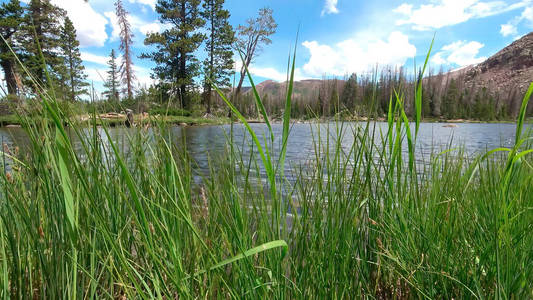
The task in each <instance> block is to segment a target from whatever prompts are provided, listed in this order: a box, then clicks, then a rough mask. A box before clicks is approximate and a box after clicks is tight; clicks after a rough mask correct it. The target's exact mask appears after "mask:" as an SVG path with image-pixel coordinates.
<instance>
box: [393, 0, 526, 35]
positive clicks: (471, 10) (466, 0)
mask: <svg viewBox="0 0 533 300" xmlns="http://www.w3.org/2000/svg"><path fill="white" fill-rule="evenodd" d="M531 3H532V1H531V0H521V1H518V2H515V3H508V2H505V1H499V0H498V1H479V0H436V1H432V3H431V4H423V5H420V6H419V7H418V8H416V9H414V8H413V5H411V4H407V3H404V4H402V5H400V6H398V7H397V8H396V9H394V12H395V13H397V14H400V15H403V16H404V18H403V19H400V20H398V21H397V22H396V24H397V25H406V24H409V25H412V27H413V29H415V30H434V29H437V28H442V27H445V26H450V25H455V24H459V23H463V22H466V21H468V20H470V19H475V18H484V17H488V16H493V15H497V14H501V13H504V12H508V11H512V10H515V9H519V8H523V7H527V6H528V5H530V4H531Z"/></svg>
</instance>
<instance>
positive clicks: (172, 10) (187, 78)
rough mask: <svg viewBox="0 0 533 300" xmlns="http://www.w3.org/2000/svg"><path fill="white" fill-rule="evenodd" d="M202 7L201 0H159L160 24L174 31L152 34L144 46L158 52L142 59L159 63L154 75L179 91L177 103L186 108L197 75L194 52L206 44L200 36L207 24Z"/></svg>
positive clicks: (196, 60) (196, 62)
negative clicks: (203, 17) (202, 15)
mask: <svg viewBox="0 0 533 300" xmlns="http://www.w3.org/2000/svg"><path fill="white" fill-rule="evenodd" d="M199 5H200V0H159V1H158V2H157V5H156V12H157V13H158V14H159V21H160V22H161V23H162V24H166V25H171V26H172V28H169V29H166V30H164V31H163V32H161V33H151V34H149V35H148V36H147V37H146V39H145V40H144V43H145V45H149V46H154V47H156V48H157V51H155V52H152V53H143V55H142V56H141V57H142V58H149V59H152V60H153V61H154V62H155V63H156V65H157V66H156V67H155V68H154V69H153V71H154V73H155V76H157V78H159V79H160V80H161V81H163V82H165V83H166V84H170V85H172V86H177V87H178V90H177V92H178V97H179V99H178V100H179V102H180V103H181V106H182V107H183V108H189V105H190V96H189V95H188V91H189V90H190V88H191V87H192V86H193V84H194V81H193V78H194V77H195V76H196V75H198V59H197V58H196V57H195V56H194V52H195V51H196V50H197V49H198V47H199V46H200V44H201V43H202V41H203V40H204V35H203V34H202V33H200V32H198V30H199V29H200V28H202V26H203V25H204V23H205V22H204V20H203V19H202V18H201V17H200V11H199Z"/></svg>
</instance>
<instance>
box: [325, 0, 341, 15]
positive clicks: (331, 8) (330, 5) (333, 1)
mask: <svg viewBox="0 0 533 300" xmlns="http://www.w3.org/2000/svg"><path fill="white" fill-rule="evenodd" d="M337 2H338V0H326V3H324V8H323V9H322V16H323V15H325V14H338V13H339V10H338V9H337Z"/></svg>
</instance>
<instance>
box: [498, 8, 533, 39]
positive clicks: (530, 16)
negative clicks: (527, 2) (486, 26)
mask: <svg viewBox="0 0 533 300" xmlns="http://www.w3.org/2000/svg"><path fill="white" fill-rule="evenodd" d="M522 22H526V23H527V24H528V25H529V26H530V27H532V28H533V8H532V7H531V6H530V7H526V8H525V9H524V10H523V11H522V14H521V15H520V16H516V17H514V18H513V19H511V20H509V22H507V23H506V24H502V25H501V26H500V33H501V34H502V35H503V36H509V35H515V36H516V35H517V34H518V28H517V27H518V25H519V24H520V23H522Z"/></svg>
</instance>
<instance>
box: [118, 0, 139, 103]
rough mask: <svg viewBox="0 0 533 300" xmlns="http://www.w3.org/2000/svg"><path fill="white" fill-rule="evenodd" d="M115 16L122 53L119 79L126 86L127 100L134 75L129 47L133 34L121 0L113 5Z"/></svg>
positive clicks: (129, 97) (129, 96)
mask: <svg viewBox="0 0 533 300" xmlns="http://www.w3.org/2000/svg"><path fill="white" fill-rule="evenodd" d="M115 7H116V15H117V18H118V25H119V27H120V48H119V49H120V50H121V51H122V65H121V66H120V70H121V72H120V77H121V78H122V82H123V83H124V85H125V86H126V93H127V95H128V99H132V98H133V80H135V74H134V72H133V61H132V59H131V45H132V44H133V33H132V31H131V26H130V23H129V21H128V12H127V11H126V10H125V9H124V6H123V5H122V0H117V2H116V3H115Z"/></svg>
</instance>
